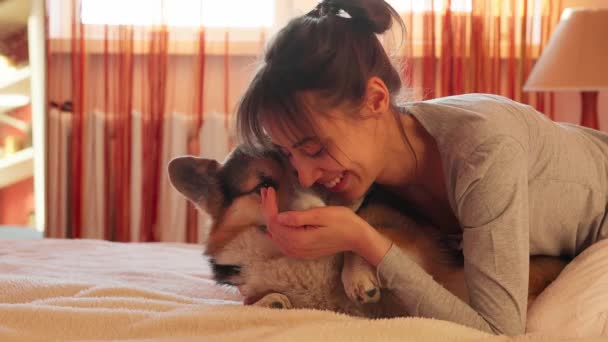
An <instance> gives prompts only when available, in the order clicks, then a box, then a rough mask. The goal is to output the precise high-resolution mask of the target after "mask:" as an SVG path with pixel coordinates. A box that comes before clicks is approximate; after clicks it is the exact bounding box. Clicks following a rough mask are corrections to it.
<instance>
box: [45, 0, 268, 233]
mask: <svg viewBox="0 0 608 342" xmlns="http://www.w3.org/2000/svg"><path fill="white" fill-rule="evenodd" d="M93 1H97V2H98V3H104V1H99V0H89V3H92V2H93ZM111 2H112V1H106V2H105V4H106V6H105V8H108V7H109V9H110V10H113V11H122V10H124V9H119V8H112V5H111V4H110V3H111ZM114 2H116V1H114ZM131 2H133V1H131ZM135 2H137V1H135ZM140 2H141V1H140ZM182 2H183V1H182ZM171 3H173V4H174V3H176V1H172V2H171V1H147V2H145V4H142V5H145V6H144V7H142V10H143V9H144V8H145V10H146V11H148V13H153V12H152V11H153V10H157V11H156V12H154V13H156V14H159V15H160V17H159V18H157V19H158V20H156V21H154V22H151V23H145V24H142V23H135V24H125V23H118V24H113V25H108V24H99V23H94V22H93V23H86V20H85V19H86V18H84V16H85V15H86V14H87V11H86V10H85V7H83V4H84V0H49V1H47V14H48V15H47V26H48V29H47V46H48V55H47V66H48V68H47V70H48V75H47V76H48V77H47V80H48V81H47V82H48V84H47V88H48V103H49V112H48V135H47V156H48V158H49V159H48V160H49V166H48V170H47V179H48V181H47V183H48V184H47V190H48V191H47V194H48V195H47V196H48V197H47V201H46V203H47V206H48V207H47V211H46V212H47V213H48V215H47V218H46V220H47V225H46V236H48V237H54V238H96V239H107V240H113V241H125V242H126V241H176V242H198V241H201V239H203V238H204V232H205V229H206V228H207V227H206V223H207V218H206V217H205V216H203V215H201V214H199V213H197V212H196V210H195V209H194V208H193V207H192V206H191V205H190V204H188V203H186V201H185V200H184V199H182V198H181V196H180V195H179V194H178V193H177V191H175V190H174V189H172V187H171V186H170V184H169V181H168V178H167V174H166V165H167V164H168V162H169V161H170V160H171V159H172V158H173V157H176V156H179V155H185V154H191V155H201V156H204V157H207V158H214V159H219V160H220V161H221V160H222V159H223V158H224V157H225V155H226V154H227V153H228V151H229V150H230V149H231V148H232V146H233V144H234V137H233V136H232V132H233V130H232V129H231V125H232V120H231V119H230V116H229V113H231V112H232V111H233V108H234V106H235V103H236V101H237V100H238V94H239V93H240V92H241V91H242V89H243V87H244V86H245V85H246V84H247V82H248V80H249V75H250V72H249V71H248V70H253V67H252V66H253V65H254V62H255V61H256V58H257V55H259V54H260V53H261V48H262V47H263V44H264V37H265V36H266V35H267V33H266V30H267V29H266V28H264V27H250V28H247V29H240V30H232V29H230V30H229V29H223V28H214V29H206V28H205V27H204V26H203V25H202V24H197V23H196V22H194V23H193V22H192V21H191V22H190V23H189V26H187V27H176V26H172V25H169V24H168V20H170V19H171V15H172V13H171V11H172V10H175V7H173V8H172V7H171V6H167V5H168V4H171ZM190 3H192V1H190ZM199 3H200V2H199ZM127 4H128V2H124V4H123V5H125V6H126V5H127ZM155 6H156V8H155ZM197 10H198V9H197ZM89 15H91V12H90V11H89ZM140 16H142V14H140ZM197 16H200V18H203V13H202V12H200V13H199V14H197ZM93 19H95V18H93ZM191 19H192V18H191ZM195 19H197V17H196V16H195Z"/></svg>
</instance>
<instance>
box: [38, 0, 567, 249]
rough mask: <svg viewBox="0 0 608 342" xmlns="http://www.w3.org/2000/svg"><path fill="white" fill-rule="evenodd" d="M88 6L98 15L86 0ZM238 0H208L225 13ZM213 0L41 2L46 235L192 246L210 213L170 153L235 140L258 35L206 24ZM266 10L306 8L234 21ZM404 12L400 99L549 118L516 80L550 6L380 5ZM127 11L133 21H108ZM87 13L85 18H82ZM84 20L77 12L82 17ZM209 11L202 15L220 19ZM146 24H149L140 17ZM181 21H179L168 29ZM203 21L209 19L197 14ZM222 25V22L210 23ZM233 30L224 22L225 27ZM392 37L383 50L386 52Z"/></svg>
mask: <svg viewBox="0 0 608 342" xmlns="http://www.w3.org/2000/svg"><path fill="white" fill-rule="evenodd" d="M85 1H88V2H89V4H90V3H92V2H97V3H99V4H104V7H100V8H98V9H91V7H86V6H83V4H84V2H85ZM231 1H236V0H230V1H228V0H223V1H219V0H215V3H217V4H223V5H224V6H229V5H230V4H231V3H232V2H231ZM197 2H198V3H200V4H205V2H207V3H212V2H214V1H213V0H171V1H169V0H145V1H143V0H129V1H124V0H123V1H117V0H105V1H104V0H47V26H48V27H47V46H48V55H47V65H48V68H47V70H48V75H47V76H48V77H47V82H48V84H47V88H48V92H47V93H48V103H49V112H48V130H47V132H48V134H47V141H46V142H47V146H46V149H47V156H48V158H49V163H48V170H47V201H46V203H47V206H48V207H47V210H46V212H47V218H46V219H47V224H46V236H48V237H54V238H98V239H107V240H113V241H177V242H200V241H202V240H203V239H204V236H205V233H206V229H207V228H208V226H207V224H208V218H206V217H204V216H203V215H201V214H200V213H198V212H197V211H196V210H195V209H194V208H193V207H192V206H191V205H190V204H188V203H186V201H185V200H184V199H182V198H181V197H180V195H179V194H178V193H177V192H176V191H175V190H174V189H172V188H171V186H170V184H169V182H168V179H167V175H166V165H167V163H168V162H169V160H170V159H171V158H173V157H175V156H178V155H183V154H193V155H201V156H204V157H208V158H214V159H219V160H222V159H223V158H224V157H225V156H226V154H227V153H228V151H229V150H230V149H231V148H232V146H233V144H234V137H233V135H232V134H233V133H232V132H233V130H232V129H231V125H232V119H231V116H230V113H232V112H233V110H234V106H235V103H236V101H237V100H238V96H239V94H241V93H242V91H243V90H244V88H245V87H246V85H247V82H248V81H249V80H250V77H251V75H252V72H253V70H254V66H255V62H256V61H257V58H258V56H259V55H260V54H261V52H262V50H263V46H264V44H265V41H266V37H268V36H270V32H269V28H268V27H267V26H264V25H262V24H260V26H258V27H256V26H255V25H249V27H247V28H240V29H237V28H230V29H227V28H222V27H221V25H220V27H210V26H208V25H204V23H203V18H205V16H206V15H207V14H208V13H206V12H205V11H204V8H203V7H202V6H201V8H195V10H193V11H182V12H179V11H175V7H172V6H173V5H174V4H179V3H184V4H186V3H191V4H192V3H197ZM271 2H272V3H274V4H275V5H276V6H279V5H280V6H282V7H280V8H279V7H277V8H275V9H276V10H277V13H276V18H275V19H277V24H275V25H279V26H280V25H282V24H284V23H285V22H286V19H287V18H288V17H290V16H293V15H296V14H302V13H306V12H308V11H309V10H310V9H311V8H312V7H313V6H314V5H316V1H311V0H284V1H283V0H280V1H278V0H277V1H275V0H256V1H255V2H254V1H241V3H242V4H241V5H240V6H252V7H251V8H250V9H243V8H241V10H239V11H231V12H230V13H231V15H230V16H221V17H227V18H228V17H230V18H232V17H235V16H237V15H241V14H243V15H244V17H243V18H237V23H238V22H239V21H247V20H250V19H252V18H253V19H259V18H260V17H263V16H264V15H265V14H266V12H265V11H262V12H260V13H259V15H254V14H252V13H253V12H252V11H254V10H256V9H259V8H261V6H263V4H264V3H266V4H268V3H271ZM389 3H391V4H392V5H393V6H394V7H395V8H396V9H397V10H398V11H399V13H400V14H401V15H402V17H403V19H404V22H405V25H406V28H407V33H406V36H405V37H401V38H404V39H403V40H402V41H403V44H395V43H396V42H400V41H401V39H399V38H400V37H397V39H396V40H395V39H391V36H392V35H391V34H387V35H385V37H383V38H382V39H383V40H384V42H385V43H386V46H387V48H388V49H389V50H390V49H392V48H394V47H397V49H398V50H396V51H392V52H393V53H394V55H395V56H397V57H401V63H402V64H401V65H402V75H403V78H404V80H405V87H404V88H405V90H406V93H405V95H406V99H407V100H420V99H428V98H434V97H440V96H448V95H454V94H461V93H471V92H485V93H495V94H501V95H504V96H507V97H509V98H512V99H515V100H517V101H520V102H524V103H529V104H531V105H533V106H535V107H536V108H537V109H539V110H540V111H543V112H545V113H547V114H548V115H549V116H552V113H553V102H554V101H553V95H552V94H550V93H548V94H545V93H525V92H523V91H522V86H523V84H524V83H525V80H526V78H527V76H528V74H529V72H530V70H531V68H532V65H533V63H534V61H535V60H536V59H537V58H538V56H539V55H540V52H541V51H542V48H543V47H544V46H545V44H546V43H547V41H548V38H549V36H550V34H551V32H552V30H553V29H554V27H555V26H556V24H557V22H558V21H559V16H560V14H561V12H562V3H561V0H504V1H499V0H493V1H490V0H389ZM124 6H139V7H137V8H136V7H132V8H131V9H135V13H138V12H137V11H143V12H146V13H139V15H138V16H135V17H134V18H136V19H137V20H136V21H135V22H132V23H124V22H119V21H118V22H115V23H110V24H109V23H108V22H102V23H100V22H95V20H94V19H95V14H97V13H98V12H99V11H102V10H110V11H114V13H111V12H110V14H111V15H110V16H108V17H106V19H107V20H109V21H112V20H113V19H114V18H115V17H116V18H118V17H119V14H122V13H126V12H128V8H127V7H124ZM87 8H88V10H87ZM87 16H88V17H87ZM217 17H218V16H215V17H214V16H211V19H218V18H217ZM146 18H148V19H150V18H152V19H150V20H148V21H146V20H147V19H146ZM172 18H173V19H175V18H177V19H178V20H177V22H180V21H187V22H188V25H186V26H183V25H182V26H178V25H174V24H175V22H173V23H172V22H171V20H172ZM207 18H209V15H207ZM220 24H221V23H220ZM225 26H230V25H225ZM389 43H391V44H389Z"/></svg>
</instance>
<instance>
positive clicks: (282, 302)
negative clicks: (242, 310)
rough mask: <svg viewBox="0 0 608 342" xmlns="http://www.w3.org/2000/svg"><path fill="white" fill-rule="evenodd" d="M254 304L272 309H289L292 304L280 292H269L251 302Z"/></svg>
mask: <svg viewBox="0 0 608 342" xmlns="http://www.w3.org/2000/svg"><path fill="white" fill-rule="evenodd" d="M253 305H254V306H260V307H264V308H272V309H291V308H293V305H291V302H290V301H289V298H287V296H285V295H284V294H280V293H270V294H267V295H265V296H264V297H262V299H260V300H258V301H257V302H255V303H254V304H253Z"/></svg>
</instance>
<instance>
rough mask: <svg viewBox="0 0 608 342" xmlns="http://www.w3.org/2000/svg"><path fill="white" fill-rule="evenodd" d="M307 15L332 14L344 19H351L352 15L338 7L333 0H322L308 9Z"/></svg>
mask: <svg viewBox="0 0 608 342" xmlns="http://www.w3.org/2000/svg"><path fill="white" fill-rule="evenodd" d="M307 15H309V16H314V17H317V18H320V17H323V16H329V15H334V16H337V17H342V18H345V19H352V16H351V15H350V14H349V13H348V12H346V11H345V10H344V9H342V8H340V7H339V6H338V5H337V4H336V3H335V2H334V1H332V0H322V1H320V2H319V4H318V5H317V6H316V7H315V8H314V9H313V10H312V11H310V12H309V13H308V14H307Z"/></svg>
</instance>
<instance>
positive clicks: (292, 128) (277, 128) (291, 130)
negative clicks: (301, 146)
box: [263, 120, 317, 147]
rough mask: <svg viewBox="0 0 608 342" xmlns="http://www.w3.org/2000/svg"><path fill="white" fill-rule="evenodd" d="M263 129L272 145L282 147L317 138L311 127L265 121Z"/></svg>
mask: <svg viewBox="0 0 608 342" xmlns="http://www.w3.org/2000/svg"><path fill="white" fill-rule="evenodd" d="M263 127H264V131H265V132H266V134H268V136H269V137H270V140H271V141H272V143H273V144H275V145H279V146H283V147H287V146H289V147H291V146H293V145H295V144H297V143H299V142H301V141H302V140H305V139H308V138H311V137H316V136H317V135H316V133H315V131H314V130H313V129H312V127H310V126H309V125H305V124H300V125H298V124H296V123H290V122H280V121H278V120H265V122H264V123H263Z"/></svg>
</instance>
